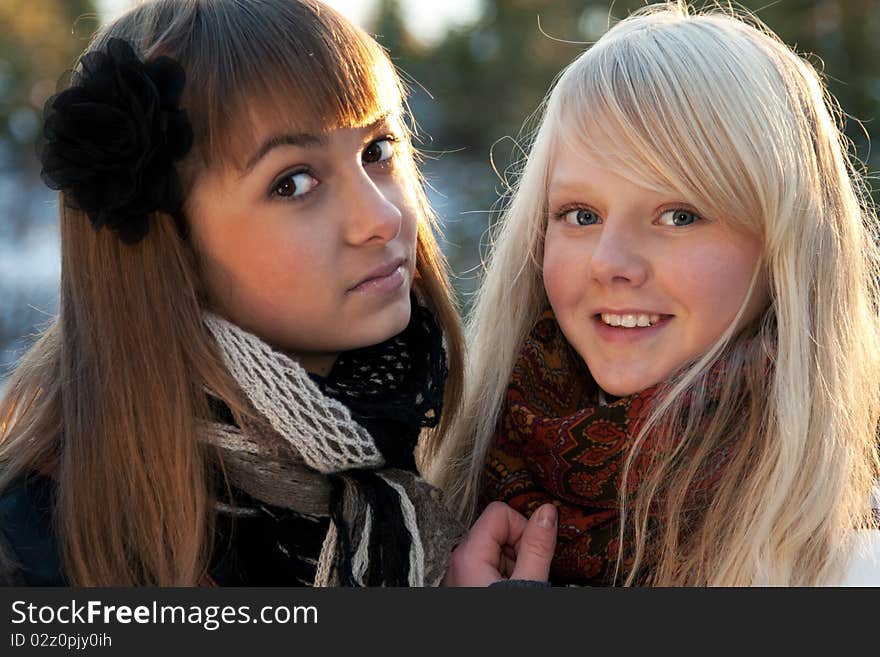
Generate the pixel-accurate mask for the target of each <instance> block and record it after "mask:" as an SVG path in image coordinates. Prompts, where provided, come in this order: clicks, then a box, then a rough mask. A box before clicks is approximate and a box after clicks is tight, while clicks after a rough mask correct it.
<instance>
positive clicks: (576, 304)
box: [544, 146, 768, 396]
mask: <svg viewBox="0 0 880 657" xmlns="http://www.w3.org/2000/svg"><path fill="white" fill-rule="evenodd" d="M548 207H549V217H548V222H547V232H546V236H545V243H544V287H545V289H546V292H547V296H548V298H549V301H550V305H551V306H552V307H553V310H554V312H555V314H556V318H557V320H558V322H559V325H560V327H561V329H562V331H563V333H564V334H565V336H566V338H567V339H568V341H569V342H570V343H571V345H572V346H573V347H574V348H575V349H576V350H577V352H578V353H579V354H580V355H581V357H582V358H583V359H584V362H585V363H586V364H587V366H588V367H589V369H590V372H591V373H592V375H593V377H594V378H595V379H596V382H597V383H598V385H599V386H600V387H601V388H602V389H603V390H605V391H606V392H608V393H611V394H613V395H618V396H621V395H629V394H633V393H636V392H639V391H641V390H644V389H645V388H648V387H650V386H652V385H654V384H656V383H659V382H661V381H663V380H664V379H666V378H668V377H669V376H670V375H671V374H672V373H673V372H675V370H677V369H678V368H680V367H681V366H682V365H684V364H685V363H686V362H687V361H689V360H691V359H693V358H695V357H697V356H699V355H700V354H702V353H704V352H705V351H707V350H708V349H709V348H710V347H711V346H712V344H713V343H714V342H715V341H716V340H717V338H719V337H720V336H721V334H722V333H723V332H724V331H725V329H727V328H728V327H729V326H730V324H731V322H733V321H734V319H735V317H736V315H737V312H738V311H739V309H740V306H741V305H742V303H743V301H744V300H745V298H746V294H747V292H748V289H749V286H750V284H751V280H752V276H753V274H754V272H755V269H756V267H757V266H758V260H759V258H760V254H761V244H760V241H759V239H758V238H757V237H755V236H752V235H748V234H746V233H744V232H738V231H735V230H733V229H732V228H731V227H730V226H729V225H725V224H724V223H722V222H720V221H718V220H717V219H715V218H712V217H704V216H702V215H701V214H700V211H699V209H697V208H695V207H693V206H691V205H690V204H688V203H687V199H682V198H676V197H675V196H668V195H665V194H661V193H658V192H655V191H652V190H649V189H646V188H643V187H639V186H638V185H635V184H633V183H632V182H630V181H629V180H627V179H625V178H622V177H620V176H618V175H616V174H615V173H612V172H611V171H609V170H608V169H605V168H602V167H601V166H599V165H598V164H597V163H595V162H594V161H591V160H590V159H589V158H588V157H586V156H585V155H582V154H581V153H579V152H577V151H576V150H574V149H573V148H571V147H567V146H566V147H564V148H562V150H561V151H559V152H558V153H557V154H556V157H555V164H554V167H553V168H552V170H551V172H550V187H549V196H548ZM767 299H768V296H767V292H766V284H765V283H764V281H763V277H761V278H759V281H758V286H757V288H756V294H754V295H753V296H752V299H751V300H750V302H749V305H748V307H747V308H746V311H745V313H744V315H743V318H742V320H741V323H745V322H747V321H749V320H750V319H753V318H754V317H756V316H757V315H758V313H759V312H760V311H761V310H762V309H763V308H764V307H766V304H767Z"/></svg>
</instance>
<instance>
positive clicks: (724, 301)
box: [667, 246, 758, 347]
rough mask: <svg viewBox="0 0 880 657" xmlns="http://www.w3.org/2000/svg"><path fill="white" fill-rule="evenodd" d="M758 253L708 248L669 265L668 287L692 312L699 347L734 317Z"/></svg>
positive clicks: (750, 250) (745, 250) (729, 248)
mask: <svg viewBox="0 0 880 657" xmlns="http://www.w3.org/2000/svg"><path fill="white" fill-rule="evenodd" d="M757 262H758V252H757V251H756V250H752V249H748V248H734V247H731V246H722V247H717V248H707V249H703V250H700V251H699V252H696V253H691V255H690V257H687V258H680V259H678V260H677V261H676V264H675V265H673V266H672V267H670V270H669V275H668V277H667V286H668V288H669V289H670V290H671V291H673V294H674V295H675V296H676V297H677V298H678V300H679V302H680V303H681V305H682V306H684V307H685V308H686V310H687V311H688V312H689V314H690V315H691V318H692V320H693V323H692V330H693V332H694V334H696V335H698V336H699V342H700V343H701V344H700V347H706V346H709V345H711V343H712V342H714V341H715V340H716V339H717V338H718V337H719V336H720V335H721V334H722V333H723V332H724V331H725V330H726V329H727V327H728V326H730V323H731V322H732V321H733V319H734V318H735V317H736V314H737V312H738V311H739V309H740V306H741V305H742V303H743V301H744V300H745V297H746V294H747V292H748V290H749V285H750V283H751V280H752V276H753V274H754V270H755V267H756V266H757Z"/></svg>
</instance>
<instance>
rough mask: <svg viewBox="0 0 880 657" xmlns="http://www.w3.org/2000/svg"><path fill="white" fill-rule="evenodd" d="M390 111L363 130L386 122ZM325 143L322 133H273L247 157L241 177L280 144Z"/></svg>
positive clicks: (368, 130) (308, 145) (313, 145)
mask: <svg viewBox="0 0 880 657" xmlns="http://www.w3.org/2000/svg"><path fill="white" fill-rule="evenodd" d="M391 114H392V113H391V112H385V113H384V114H382V115H381V116H379V117H378V118H377V119H376V120H375V121H372V122H371V123H369V124H368V125H365V126H363V127H362V129H363V130H364V131H365V132H370V131H372V130H375V129H376V128H377V127H378V126H380V125H382V124H383V123H385V122H387V121H388V120H389V118H390V117H391ZM326 143H327V136H326V135H324V134H314V133H311V132H296V133H286V134H280V135H273V136H271V137H269V138H268V139H267V140H266V141H264V142H263V143H262V144H261V145H260V147H259V148H258V149H257V151H256V152H255V153H254V154H253V155H252V156H251V157H250V158H249V159H248V161H247V163H246V164H245V165H244V168H243V169H242V171H241V177H242V178H243V177H244V176H246V175H247V174H248V173H249V172H250V171H251V170H252V169H253V168H254V167H255V166H257V163H258V162H259V161H260V160H262V159H263V158H264V157H266V155H268V154H269V153H270V152H272V151H273V150H275V149H276V148H280V147H282V146H299V147H301V148H310V147H315V146H323V145H325V144H326Z"/></svg>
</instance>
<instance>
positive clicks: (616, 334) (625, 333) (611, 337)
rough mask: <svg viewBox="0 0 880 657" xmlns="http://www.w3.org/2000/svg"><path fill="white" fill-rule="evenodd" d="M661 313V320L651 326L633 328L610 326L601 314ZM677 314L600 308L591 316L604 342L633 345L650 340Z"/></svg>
mask: <svg viewBox="0 0 880 657" xmlns="http://www.w3.org/2000/svg"><path fill="white" fill-rule="evenodd" d="M603 314H605V315H660V321H659V322H657V323H656V324H652V325H651V326H635V327H633V328H624V327H622V326H608V324H606V323H605V322H603V321H602V317H601V315H603ZM674 317H675V315H668V314H665V313H658V312H651V311H645V310H606V309H603V310H600V311H598V312H597V313H595V314H594V315H592V317H591V318H590V319H591V320H592V321H593V324H594V325H595V327H596V333H597V334H598V336H599V338H600V339H601V340H603V341H604V342H609V343H611V344H621V345H631V344H636V343H639V342H641V341H643V340H648V339H651V338H653V337H655V336H656V335H658V334H659V333H661V332H662V331H663V330H665V329H666V327H667V326H668V325H669V323H670V321H671V320H672V319H673V318H674Z"/></svg>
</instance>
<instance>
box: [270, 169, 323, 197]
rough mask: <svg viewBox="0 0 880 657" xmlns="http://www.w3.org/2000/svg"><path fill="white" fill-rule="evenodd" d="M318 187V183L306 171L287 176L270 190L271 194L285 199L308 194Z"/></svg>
mask: <svg viewBox="0 0 880 657" xmlns="http://www.w3.org/2000/svg"><path fill="white" fill-rule="evenodd" d="M317 186H318V181H317V179H315V177H314V176H312V175H311V174H310V173H309V172H308V171H297V172H295V173H290V174H287V175H286V176H285V177H284V178H282V179H281V180H279V181H278V182H277V183H276V184H275V186H274V187H273V188H272V193H273V194H275V195H276V196H282V197H285V198H295V197H297V196H302V195H304V194H308V193H309V192H310V191H312V190H313V189H314V188H315V187H317Z"/></svg>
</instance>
